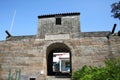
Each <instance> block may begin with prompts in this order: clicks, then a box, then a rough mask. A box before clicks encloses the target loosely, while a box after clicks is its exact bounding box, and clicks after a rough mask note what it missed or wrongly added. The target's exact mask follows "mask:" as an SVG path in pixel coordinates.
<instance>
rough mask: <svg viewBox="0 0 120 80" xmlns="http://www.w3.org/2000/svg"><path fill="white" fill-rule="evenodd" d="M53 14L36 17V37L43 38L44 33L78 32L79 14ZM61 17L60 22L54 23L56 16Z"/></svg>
mask: <svg viewBox="0 0 120 80" xmlns="http://www.w3.org/2000/svg"><path fill="white" fill-rule="evenodd" d="M62 15H64V14H62ZM62 15H59V14H58V15H54V17H45V18H39V19H38V33H37V37H38V38H42V39H44V38H45V34H61V33H75V32H80V20H79V14H73V15H68V16H62ZM57 17H59V18H61V24H60V25H56V18H57Z"/></svg>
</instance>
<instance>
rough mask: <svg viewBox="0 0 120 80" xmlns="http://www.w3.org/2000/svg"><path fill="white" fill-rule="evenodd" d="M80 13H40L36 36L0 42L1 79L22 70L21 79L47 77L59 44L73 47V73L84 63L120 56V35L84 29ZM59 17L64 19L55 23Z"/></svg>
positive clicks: (13, 38)
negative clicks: (81, 28)
mask: <svg viewBox="0 0 120 80" xmlns="http://www.w3.org/2000/svg"><path fill="white" fill-rule="evenodd" d="M79 15H80V14H79V13H63V14H54V15H42V16H38V33H37V34H36V35H30V36H11V37H9V38H7V39H6V40H5V41H0V68H1V69H0V80H7V79H8V78H9V75H10V74H9V73H10V70H11V74H12V77H13V78H15V74H16V72H17V71H19V70H21V72H20V73H21V74H20V75H21V76H20V77H21V80H30V78H35V79H36V80H46V78H47V76H48V74H47V73H48V70H47V67H49V66H47V58H48V55H49V52H50V50H54V48H56V47H57V48H61V49H62V48H65V49H66V47H65V46H67V47H68V48H69V49H70V54H71V58H70V59H71V72H74V71H75V70H77V69H80V68H82V66H84V65H90V66H104V60H105V59H111V58H116V57H120V36H113V35H109V33H110V32H109V31H102V32H81V31H80V21H79ZM58 17H59V18H61V19H62V22H61V24H59V25H55V19H56V18H58ZM51 27H52V28H51ZM108 35H109V38H108V37H107V36H108ZM64 45H65V46H64Z"/></svg>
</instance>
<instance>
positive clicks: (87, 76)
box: [72, 59, 120, 80]
mask: <svg viewBox="0 0 120 80" xmlns="http://www.w3.org/2000/svg"><path fill="white" fill-rule="evenodd" d="M72 77H73V78H74V79H75V80H120V59H114V60H106V61H105V67H95V66H92V67H91V66H86V65H85V66H83V67H82V69H80V70H77V71H76V72H74V73H73V75H72Z"/></svg>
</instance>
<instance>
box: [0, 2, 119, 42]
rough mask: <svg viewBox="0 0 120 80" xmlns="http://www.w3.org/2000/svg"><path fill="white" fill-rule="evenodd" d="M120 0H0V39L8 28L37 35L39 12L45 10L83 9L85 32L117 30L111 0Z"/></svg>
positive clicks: (59, 11)
mask: <svg viewBox="0 0 120 80" xmlns="http://www.w3.org/2000/svg"><path fill="white" fill-rule="evenodd" d="M118 1H119V0H0V40H4V39H5V38H6V34H5V30H8V31H9V32H10V33H11V34H12V35H13V36H22V35H35V34H36V33H37V27H38V16H39V15H44V14H57V13H70V12H80V23H81V24H80V26H81V31H82V32H92V31H111V30H112V28H113V25H114V23H116V24H117V28H116V32H117V31H118V30H120V21H119V20H118V19H114V18H113V17H111V15H112V13H111V4H112V3H114V2H118Z"/></svg>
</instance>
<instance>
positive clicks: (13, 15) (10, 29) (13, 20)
mask: <svg viewBox="0 0 120 80" xmlns="http://www.w3.org/2000/svg"><path fill="white" fill-rule="evenodd" d="M15 15H16V10H15V11H14V15H13V17H12V23H11V26H10V33H11V32H12V28H13V24H14V19H15Z"/></svg>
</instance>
